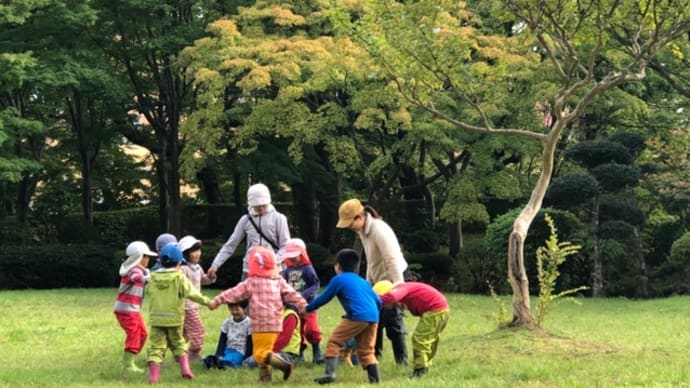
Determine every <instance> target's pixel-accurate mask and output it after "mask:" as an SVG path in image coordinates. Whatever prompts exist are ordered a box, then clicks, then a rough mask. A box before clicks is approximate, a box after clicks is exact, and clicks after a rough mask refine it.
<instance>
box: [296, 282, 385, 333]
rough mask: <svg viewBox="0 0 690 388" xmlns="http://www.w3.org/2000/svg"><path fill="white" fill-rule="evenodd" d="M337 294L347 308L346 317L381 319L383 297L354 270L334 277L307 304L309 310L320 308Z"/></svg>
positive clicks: (372, 320)
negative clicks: (380, 311)
mask: <svg viewBox="0 0 690 388" xmlns="http://www.w3.org/2000/svg"><path fill="white" fill-rule="evenodd" d="M335 296H337V297H338V301H340V304H341V305H342V306H343V309H344V310H345V318H347V319H351V320H353V321H363V322H372V323H374V322H378V321H379V310H380V309H381V306H382V303H381V298H379V296H378V295H376V293H375V292H374V290H373V289H372V288H371V285H369V283H367V281H366V280H364V279H363V278H362V277H361V276H359V275H357V274H356V273H354V272H341V273H340V274H339V275H336V276H335V277H333V278H332V279H331V281H330V282H329V283H328V286H326V289H324V290H323V293H321V294H320V295H319V296H317V297H316V299H314V300H313V301H312V302H311V303H309V304H308V305H307V312H311V311H314V310H316V309H318V308H319V307H321V306H323V305H325V304H326V303H328V302H329V301H330V300H331V299H333V297H335Z"/></svg>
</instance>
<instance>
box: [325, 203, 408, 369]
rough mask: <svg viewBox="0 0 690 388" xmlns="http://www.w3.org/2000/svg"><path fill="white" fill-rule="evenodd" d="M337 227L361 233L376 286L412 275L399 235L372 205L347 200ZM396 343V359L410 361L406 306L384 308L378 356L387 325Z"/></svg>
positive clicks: (368, 274)
mask: <svg viewBox="0 0 690 388" xmlns="http://www.w3.org/2000/svg"><path fill="white" fill-rule="evenodd" d="M338 218H339V219H338V224H337V225H336V227H337V228H347V229H350V230H351V231H353V232H355V233H357V235H358V236H359V238H360V240H361V242H362V247H363V248H364V255H365V257H366V262H367V267H366V279H367V281H368V282H369V284H371V285H372V286H373V285H374V284H376V283H377V282H380V281H382V280H388V281H390V282H391V283H393V284H398V283H402V282H404V281H405V278H406V276H407V274H408V271H407V261H405V258H404V257H403V254H402V250H401V249H400V244H399V243H398V238H397V237H396V236H395V232H393V229H391V227H390V226H389V225H388V224H387V223H386V222H384V221H383V219H381V217H380V216H379V214H378V213H377V212H376V210H374V208H372V207H371V206H363V205H362V203H361V202H360V201H359V200H358V199H356V198H353V199H349V200H347V201H345V202H343V203H342V204H341V205H340V208H339V209H338ZM384 327H385V328H386V336H387V337H388V339H389V340H390V341H391V345H392V346H393V354H394V355H395V362H396V363H397V364H398V365H402V364H407V346H406V344H405V334H406V332H405V324H404V322H403V315H402V309H400V308H399V307H397V306H396V307H395V308H392V309H383V310H382V311H381V318H380V322H379V328H378V333H377V335H376V349H375V352H376V356H377V357H380V356H381V354H382V351H383V336H382V335H383V328H384Z"/></svg>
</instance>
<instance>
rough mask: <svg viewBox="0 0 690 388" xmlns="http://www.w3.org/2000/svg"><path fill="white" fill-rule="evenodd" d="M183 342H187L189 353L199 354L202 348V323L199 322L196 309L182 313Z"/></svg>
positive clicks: (199, 318)
mask: <svg viewBox="0 0 690 388" xmlns="http://www.w3.org/2000/svg"><path fill="white" fill-rule="evenodd" d="M182 334H183V335H184V338H185V340H187V342H189V353H197V354H198V353H201V349H203V347H204V335H205V332H204V323H203V322H202V321H201V315H199V310H198V309H192V310H185V311H184V329H183V331H182Z"/></svg>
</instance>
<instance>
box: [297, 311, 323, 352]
mask: <svg viewBox="0 0 690 388" xmlns="http://www.w3.org/2000/svg"><path fill="white" fill-rule="evenodd" d="M318 318H319V316H318V315H317V314H316V311H312V312H310V313H306V314H304V315H302V316H301V319H300V322H301V327H300V330H301V331H302V343H303V344H305V345H306V344H307V343H310V344H318V343H319V342H321V337H322V334H321V329H320V328H319V323H318Z"/></svg>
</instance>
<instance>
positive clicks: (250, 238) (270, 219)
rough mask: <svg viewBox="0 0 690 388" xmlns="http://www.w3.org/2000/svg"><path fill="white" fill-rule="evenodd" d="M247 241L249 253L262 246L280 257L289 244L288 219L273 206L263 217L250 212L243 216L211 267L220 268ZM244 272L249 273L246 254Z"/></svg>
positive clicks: (243, 263)
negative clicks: (257, 246)
mask: <svg viewBox="0 0 690 388" xmlns="http://www.w3.org/2000/svg"><path fill="white" fill-rule="evenodd" d="M249 217H251V218H252V220H253V221H254V223H255V224H256V226H257V228H258V229H259V230H261V232H262V233H263V234H264V235H265V236H266V237H268V238H269V239H270V240H271V241H273V243H274V244H277V245H278V248H279V249H278V250H277V251H276V250H275V248H274V247H273V246H272V245H271V243H269V242H268V241H267V240H266V239H265V238H263V237H261V233H259V231H258V230H257V228H255V227H254V225H252V223H251V222H250V221H249ZM245 239H246V240H247V241H246V242H247V243H246V246H247V252H249V250H250V249H251V247H253V246H254V245H262V246H264V247H266V248H270V249H273V251H274V252H276V255H277V256H278V257H280V256H281V255H282V251H283V249H284V248H285V244H287V241H288V240H289V239H290V229H289V228H288V223H287V218H286V217H285V216H284V215H283V214H282V213H280V212H278V211H277V210H275V208H274V207H273V205H269V208H268V211H267V212H266V213H264V214H261V215H258V214H256V213H253V212H252V211H251V210H250V213H249V214H245V215H243V216H242V217H241V218H240V220H239V221H237V224H236V225H235V230H234V231H233V232H232V234H231V235H230V237H229V238H228V240H227V241H226V242H225V244H223V246H222V247H221V248H220V250H219V251H218V253H217V254H216V257H215V258H214V259H213V263H212V264H211V265H212V266H213V267H216V268H220V266H222V265H223V263H225V262H226V261H227V260H228V259H229V258H230V256H232V254H233V253H235V250H236V249H237V246H238V245H240V243H241V242H242V241H244V240H245ZM242 271H243V272H248V271H249V268H248V262H247V255H246V253H245V255H244V258H243V259H242Z"/></svg>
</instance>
